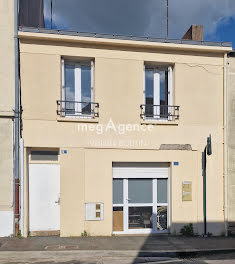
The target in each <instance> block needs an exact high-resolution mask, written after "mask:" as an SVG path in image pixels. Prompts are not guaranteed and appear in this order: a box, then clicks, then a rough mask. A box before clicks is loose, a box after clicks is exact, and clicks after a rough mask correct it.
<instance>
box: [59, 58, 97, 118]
mask: <svg viewBox="0 0 235 264" xmlns="http://www.w3.org/2000/svg"><path fill="white" fill-rule="evenodd" d="M65 65H73V66H74V68H75V69H74V76H75V80H74V85H75V98H74V100H75V101H77V102H81V100H82V87H81V85H82V83H81V66H82V65H90V66H91V102H93V101H94V61H93V60H91V61H84V62H73V61H69V60H68V61H67V60H65V59H62V60H61V67H62V88H61V98H62V101H65V89H66V87H65ZM62 108H63V109H64V108H65V102H63V103H62ZM75 112H77V113H76V114H74V115H72V114H65V117H71V116H72V117H80V118H82V117H85V118H93V115H92V114H91V115H87V114H83V113H82V104H75ZM78 112H79V113H78ZM93 112H94V104H91V113H93Z"/></svg>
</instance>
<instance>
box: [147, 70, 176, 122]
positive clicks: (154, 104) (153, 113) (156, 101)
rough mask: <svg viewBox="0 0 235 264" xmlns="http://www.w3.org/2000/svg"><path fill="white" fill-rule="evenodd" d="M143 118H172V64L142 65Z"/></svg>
mask: <svg viewBox="0 0 235 264" xmlns="http://www.w3.org/2000/svg"><path fill="white" fill-rule="evenodd" d="M143 90H144V103H143V110H144V113H143V117H144V118H145V119H163V120H172V115H173V112H174V106H173V91H172V66H148V65H144V89H143Z"/></svg>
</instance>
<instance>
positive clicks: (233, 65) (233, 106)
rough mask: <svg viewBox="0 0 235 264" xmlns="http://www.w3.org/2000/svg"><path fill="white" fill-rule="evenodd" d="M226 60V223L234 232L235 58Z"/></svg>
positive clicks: (231, 57)
mask: <svg viewBox="0 0 235 264" xmlns="http://www.w3.org/2000/svg"><path fill="white" fill-rule="evenodd" d="M233 56H234V54H233V53H232V54H231V56H230V57H229V59H228V62H229V64H228V222H229V230H230V232H232V233H234V232H235V136H234V135H235V58H234V57H233Z"/></svg>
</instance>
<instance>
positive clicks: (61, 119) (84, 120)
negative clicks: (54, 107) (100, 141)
mask: <svg viewBox="0 0 235 264" xmlns="http://www.w3.org/2000/svg"><path fill="white" fill-rule="evenodd" d="M56 120H57V121H58V122H75V123H99V118H98V117H95V118H87V117H62V116H60V117H57V118H56Z"/></svg>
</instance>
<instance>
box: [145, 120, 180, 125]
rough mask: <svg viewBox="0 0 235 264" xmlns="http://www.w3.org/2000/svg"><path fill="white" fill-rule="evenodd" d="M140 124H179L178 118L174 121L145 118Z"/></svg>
mask: <svg viewBox="0 0 235 264" xmlns="http://www.w3.org/2000/svg"><path fill="white" fill-rule="evenodd" d="M140 123H141V125H160V126H161V125H163V126H165V125H167V126H178V125H179V120H175V121H169V120H157V119H156V120H154V119H149V120H148V119H145V120H143V119H142V120H141V122H140Z"/></svg>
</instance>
